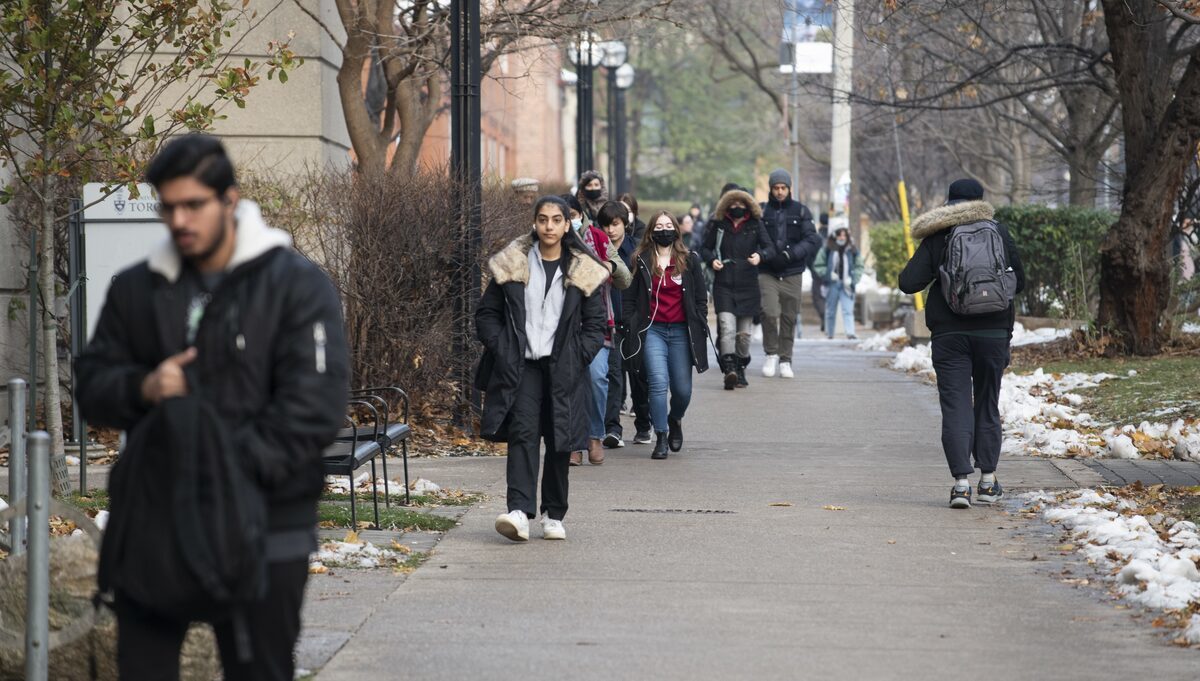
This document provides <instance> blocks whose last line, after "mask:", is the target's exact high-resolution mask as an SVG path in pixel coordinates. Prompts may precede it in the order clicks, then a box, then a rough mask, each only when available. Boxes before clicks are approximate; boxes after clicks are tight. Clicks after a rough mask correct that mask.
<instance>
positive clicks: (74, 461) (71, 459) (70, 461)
mask: <svg viewBox="0 0 1200 681" xmlns="http://www.w3.org/2000/svg"><path fill="white" fill-rule="evenodd" d="M64 458H65V459H66V460H67V465H68V466H78V465H79V457H78V456H73V455H71V454H67V455H66V456H65V457H64Z"/></svg>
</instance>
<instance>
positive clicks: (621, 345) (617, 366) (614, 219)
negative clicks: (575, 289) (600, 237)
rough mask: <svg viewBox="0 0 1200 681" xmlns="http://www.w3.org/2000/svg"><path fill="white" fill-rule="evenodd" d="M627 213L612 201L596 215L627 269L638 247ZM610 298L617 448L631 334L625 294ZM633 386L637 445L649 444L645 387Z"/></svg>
mask: <svg viewBox="0 0 1200 681" xmlns="http://www.w3.org/2000/svg"><path fill="white" fill-rule="evenodd" d="M628 214H629V209H628V208H627V207H626V206H625V204H623V203H620V202H619V201H609V202H608V203H605V204H604V206H602V207H601V208H600V213H599V214H598V215H597V221H598V222H599V224H600V225H602V226H603V228H604V232H605V234H606V235H607V236H608V239H609V242H610V243H611V244H612V245H613V247H615V248H616V251H617V257H618V258H620V259H621V262H622V264H624V265H625V266H626V267H630V266H631V265H632V262H633V252H634V250H636V248H637V245H636V244H635V243H634V242H633V239H630V238H627V237H626V236H625V226H626V222H625V220H626V218H627V216H628ZM610 297H611V300H612V309H613V317H614V319H615V326H614V329H613V336H612V342H613V346H612V348H611V349H610V350H609V353H608V397H607V400H606V405H605V415H604V429H605V435H604V446H605V447H607V448H609V449H616V448H619V447H624V446H625V440H624V439H623V435H624V428H623V427H622V425H621V406H622V404H623V403H624V401H625V388H626V385H627V384H629V383H631V382H630V381H626V380H625V378H626V374H627V372H626V368H627V367H626V366H625V365H626V364H627V362H625V361H624V359H623V358H624V356H625V355H627V354H628V352H629V350H628V349H627V348H626V345H628V342H629V335H630V334H629V331H628V328H627V327H626V326H625V315H624V314H623V312H622V310H623V309H624V307H625V304H626V301H625V300H624V299H625V296H624V295H623V292H622V291H621V290H620V289H617V288H616V287H613V289H612V291H611V292H610ZM639 378H640V377H639ZM630 387H631V388H632V392H633V407H634V414H635V421H634V425H635V426H636V428H637V435H635V437H634V442H635V443H638V442H641V443H643V444H645V443H648V442H649V441H650V406H649V403H648V402H647V396H646V388H645V385H644V383H643V382H642V381H640V380H638V382H637V383H636V384H633V385H631V386H630Z"/></svg>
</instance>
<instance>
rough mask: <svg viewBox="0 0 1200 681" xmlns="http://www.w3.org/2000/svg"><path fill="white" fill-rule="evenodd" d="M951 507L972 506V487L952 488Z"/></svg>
mask: <svg viewBox="0 0 1200 681" xmlns="http://www.w3.org/2000/svg"><path fill="white" fill-rule="evenodd" d="M950 508H971V488H970V487H952V488H950Z"/></svg>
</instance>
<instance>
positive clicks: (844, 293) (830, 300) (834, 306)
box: [825, 281, 854, 338]
mask: <svg viewBox="0 0 1200 681" xmlns="http://www.w3.org/2000/svg"><path fill="white" fill-rule="evenodd" d="M839 302H840V303H841V306H842V321H843V322H844V323H845V326H846V335H847V336H853V335H854V291H852V290H850V289H849V288H846V287H844V286H842V282H840V281H835V282H833V283H831V284H829V293H827V294H825V335H827V336H829V337H830V338H833V329H834V327H836V326H837V325H836V324H834V320H835V319H837V310H838V303H839Z"/></svg>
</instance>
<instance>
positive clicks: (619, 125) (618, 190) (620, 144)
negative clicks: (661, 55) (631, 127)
mask: <svg viewBox="0 0 1200 681" xmlns="http://www.w3.org/2000/svg"><path fill="white" fill-rule="evenodd" d="M633 77H634V72H633V66H631V65H630V64H621V65H620V66H619V67H617V68H615V69H614V68H610V69H609V70H608V96H609V100H610V101H611V102H612V106H611V114H610V116H609V119H608V120H609V126H608V130H609V148H610V150H611V151H610V153H611V155H612V183H613V190H614V195H615V196H620V195H622V194H624V193H625V192H627V191H629V169H628V166H629V163H628V156H627V153H628V149H629V143H628V141H627V137H626V134H625V132H626V125H625V91H626V90H628V89H629V88H631V87H633Z"/></svg>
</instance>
